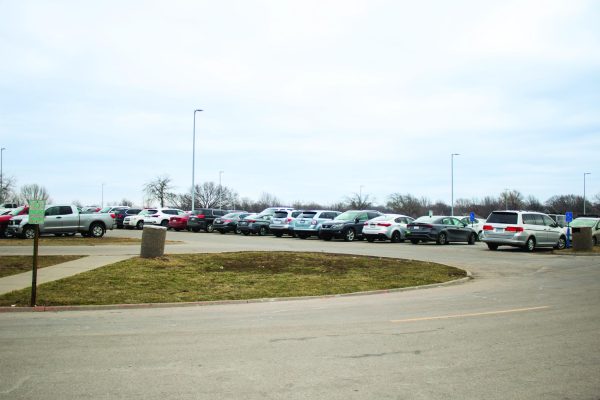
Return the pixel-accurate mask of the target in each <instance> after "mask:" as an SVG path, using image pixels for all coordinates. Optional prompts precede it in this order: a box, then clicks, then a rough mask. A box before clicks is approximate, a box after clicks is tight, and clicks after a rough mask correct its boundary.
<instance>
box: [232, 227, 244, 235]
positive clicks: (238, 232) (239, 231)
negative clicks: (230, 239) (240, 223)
mask: <svg viewBox="0 0 600 400" xmlns="http://www.w3.org/2000/svg"><path fill="white" fill-rule="evenodd" d="M233 232H234V233H235V234H236V235H239V234H240V233H242V231H241V230H240V228H235V230H234V231H233Z"/></svg>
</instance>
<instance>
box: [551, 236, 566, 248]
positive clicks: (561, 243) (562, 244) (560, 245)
mask: <svg viewBox="0 0 600 400" xmlns="http://www.w3.org/2000/svg"><path fill="white" fill-rule="evenodd" d="M554 248H555V249H556V250H564V249H566V248H567V238H566V237H564V236H561V237H559V238H558V242H556V246H554Z"/></svg>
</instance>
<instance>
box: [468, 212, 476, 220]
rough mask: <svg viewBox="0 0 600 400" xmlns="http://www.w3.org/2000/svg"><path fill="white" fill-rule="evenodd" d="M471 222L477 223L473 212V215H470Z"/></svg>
mask: <svg viewBox="0 0 600 400" xmlns="http://www.w3.org/2000/svg"><path fill="white" fill-rule="evenodd" d="M469 220H470V221H471V222H473V221H475V213H474V212H471V214H469Z"/></svg>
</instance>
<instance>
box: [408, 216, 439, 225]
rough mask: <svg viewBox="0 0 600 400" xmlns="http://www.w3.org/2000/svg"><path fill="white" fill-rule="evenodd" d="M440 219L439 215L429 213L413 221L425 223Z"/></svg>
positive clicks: (432, 222)
mask: <svg viewBox="0 0 600 400" xmlns="http://www.w3.org/2000/svg"><path fill="white" fill-rule="evenodd" d="M438 219H439V217H429V216H427V215H425V216H423V217H419V218H417V219H415V220H414V221H413V223H417V222H418V223H424V224H434V223H436V221H437V220H438Z"/></svg>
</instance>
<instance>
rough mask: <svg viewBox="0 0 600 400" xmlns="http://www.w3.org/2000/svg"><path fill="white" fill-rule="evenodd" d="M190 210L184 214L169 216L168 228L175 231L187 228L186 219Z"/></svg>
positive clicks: (188, 217)
mask: <svg viewBox="0 0 600 400" xmlns="http://www.w3.org/2000/svg"><path fill="white" fill-rule="evenodd" d="M190 215H191V212H186V213H185V214H184V215H176V216H173V217H171V218H169V228H171V229H174V230H176V231H183V230H188V226H187V223H188V219H190Z"/></svg>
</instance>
